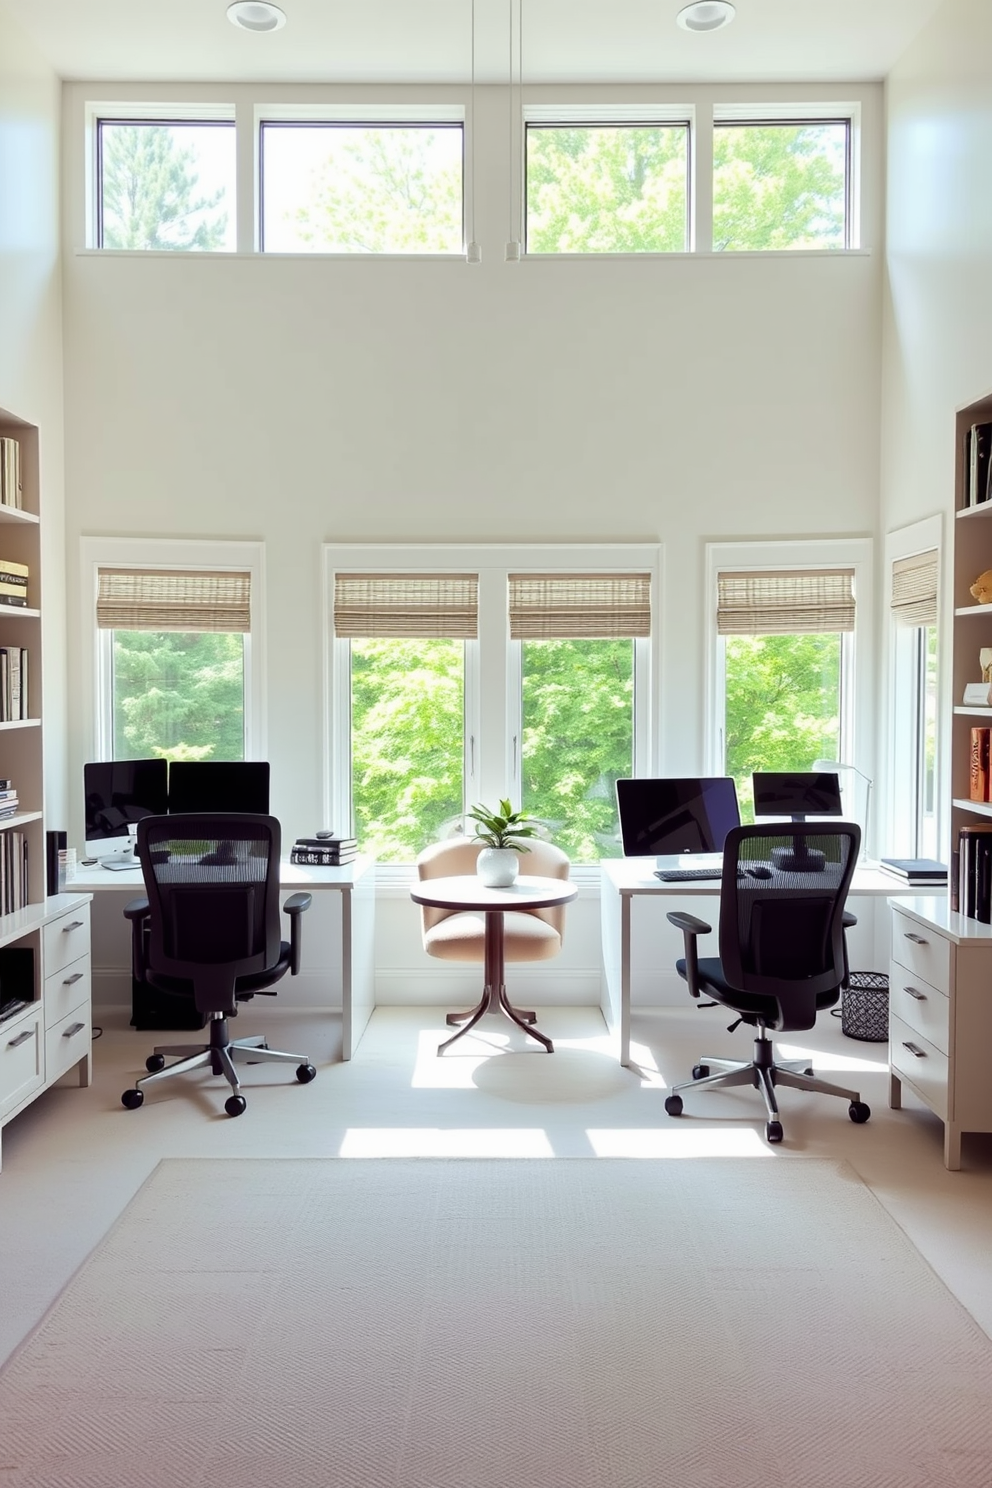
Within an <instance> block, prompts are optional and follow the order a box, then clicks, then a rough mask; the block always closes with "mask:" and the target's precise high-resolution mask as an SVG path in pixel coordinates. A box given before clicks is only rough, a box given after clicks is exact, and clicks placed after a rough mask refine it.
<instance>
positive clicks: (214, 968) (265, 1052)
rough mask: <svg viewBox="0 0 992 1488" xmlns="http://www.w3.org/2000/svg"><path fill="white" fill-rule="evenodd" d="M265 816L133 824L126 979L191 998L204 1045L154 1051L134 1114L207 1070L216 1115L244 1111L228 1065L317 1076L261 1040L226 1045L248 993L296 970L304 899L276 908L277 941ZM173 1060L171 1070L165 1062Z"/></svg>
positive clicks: (271, 836) (126, 1098)
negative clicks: (175, 1082)
mask: <svg viewBox="0 0 992 1488" xmlns="http://www.w3.org/2000/svg"><path fill="white" fill-rule="evenodd" d="M280 846H281V833H280V829H279V823H278V822H277V821H276V819H275V817H274V816H250V815H240V814H237V813H234V812H231V813H224V814H223V815H221V814H213V815H194V814H189V815H177V816H148V817H144V818H143V819H142V820H141V821H140V822H139V823H138V840H137V853H138V858H139V860H140V862H141V871H142V874H143V876H144V880H145V890H146V893H147V896H148V897H147V898H145V899H135V900H132V902H131V903H130V904H128V905H127V906H126V908H125V910H124V914H125V916H126V917H127V919H129V920H130V922H131V952H132V960H133V964H134V975H135V977H137V978H138V979H139V980H142V981H147V982H148V983H149V985H150V986H152V987H155V988H157V989H159V990H160V991H162V992H165V993H167V994H169V995H171V996H174V997H181V998H186V999H192V1000H193V1001H194V1002H195V1004H196V1007H197V1008H198V1009H199V1011H200V1012H201V1013H202V1014H204V1015H205V1016H206V1018H207V1020H208V1030H209V1038H208V1042H207V1043H205V1044H181V1045H175V1046H169V1047H161V1048H156V1049H155V1050H154V1052H153V1053H152V1054H151V1055H149V1057H148V1059H147V1060H146V1061H145V1068H146V1069H147V1070H149V1072H150V1073H149V1074H147V1075H144V1076H143V1077H142V1078H141V1079H140V1080H138V1081H137V1082H136V1084H135V1086H134V1088H133V1089H132V1090H125V1091H124V1094H123V1095H122V1096H121V1101H122V1102H123V1104H124V1105H125V1106H127V1108H128V1109H129V1110H135V1109H136V1108H137V1107H138V1106H140V1105H141V1103H142V1101H143V1100H144V1098H145V1096H144V1088H143V1087H144V1086H146V1085H151V1084H152V1083H153V1082H154V1081H157V1080H166V1079H168V1078H169V1077H170V1076H171V1075H179V1074H184V1073H185V1072H186V1071H187V1070H194V1069H201V1068H204V1067H207V1066H209V1067H210V1069H211V1070H212V1071H213V1073H214V1074H215V1075H225V1076H226V1077H227V1079H228V1081H229V1082H230V1084H231V1086H232V1088H233V1092H234V1093H233V1094H232V1095H230V1096H228V1099H227V1101H226V1104H225V1109H226V1111H227V1114H228V1115H229V1116H240V1115H241V1113H242V1112H243V1111H244V1109H245V1104H246V1102H245V1098H244V1096H243V1095H242V1094H241V1086H240V1083H239V1081H238V1075H237V1070H236V1068H235V1066H236V1064H239V1063H240V1064H258V1063H261V1062H263V1061H266V1060H278V1061H289V1063H291V1064H295V1065H296V1066H297V1070H296V1078H297V1079H298V1080H299V1081H300V1082H301V1083H302V1084H304V1085H305V1084H307V1083H308V1082H309V1081H310V1080H312V1079H313V1078H314V1076H315V1075H316V1073H317V1071H316V1070H315V1069H314V1067H313V1065H312V1064H311V1063H310V1061H309V1060H308V1059H307V1058H306V1057H305V1056H304V1055H302V1054H283V1053H281V1052H280V1051H278V1050H276V1049H270V1048H269V1046H268V1044H267V1043H266V1042H265V1039H264V1038H259V1037H255V1038H243V1039H232V1038H231V1037H230V1035H229V1031H228V1024H227V1020H228V1018H233V1017H236V1015H237V1011H238V1003H239V1002H245V1001H247V999H248V998H250V997H254V996H255V994H256V992H263V993H271V988H272V987H273V984H274V983H275V982H278V981H279V979H280V978H281V977H283V976H285V974H286V972H287V971H288V972H289V973H290V974H291V975H292V976H295V975H296V973H297V972H298V971H299V969H300V915H301V914H302V913H303V911H304V910H305V909H307V908H308V907H309V904H310V898H311V896H310V895H309V894H292V895H291V896H290V897H289V898H288V899H287V900H286V903H285V906H284V908H285V909H286V911H287V913H288V914H289V919H290V939H289V942H288V943H287V942H286V941H284V940H283V939H282V938H281V929H282V922H281V919H280V912H279V852H280ZM173 1056H174V1057H175V1060H176V1062H175V1063H174V1064H169V1065H166V1059H167V1058H172V1057H173Z"/></svg>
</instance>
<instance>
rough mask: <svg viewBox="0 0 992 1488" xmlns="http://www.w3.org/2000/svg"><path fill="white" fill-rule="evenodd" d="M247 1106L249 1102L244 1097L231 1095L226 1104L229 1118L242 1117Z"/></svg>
mask: <svg viewBox="0 0 992 1488" xmlns="http://www.w3.org/2000/svg"><path fill="white" fill-rule="evenodd" d="M247 1105H248V1102H247V1101H246V1100H245V1098H244V1096H243V1095H229V1096H228V1097H227V1100H226V1101H225V1102H224V1110H225V1111H226V1112H227V1114H228V1116H240V1115H241V1114H242V1113H243V1111H244V1110H245V1108H246V1107H247Z"/></svg>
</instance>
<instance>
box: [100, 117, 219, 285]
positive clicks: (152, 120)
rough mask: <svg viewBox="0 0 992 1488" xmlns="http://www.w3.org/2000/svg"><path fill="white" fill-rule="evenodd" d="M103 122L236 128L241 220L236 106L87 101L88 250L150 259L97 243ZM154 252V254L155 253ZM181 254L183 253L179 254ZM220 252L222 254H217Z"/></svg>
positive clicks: (140, 251)
mask: <svg viewBox="0 0 992 1488" xmlns="http://www.w3.org/2000/svg"><path fill="white" fill-rule="evenodd" d="M102 119H106V120H108V121H109V122H113V121H114V120H115V119H116V120H121V119H134V120H135V121H136V122H137V123H143V124H172V123H175V124H185V123H189V124H196V123H203V124H217V123H220V124H233V125H234V126H235V143H234V171H235V203H234V210H235V222H237V218H238V216H239V207H238V201H237V196H238V187H239V186H240V180H239V176H240V171H239V169H238V150H239V143H240V142H239V140H238V139H237V119H236V117H235V107H234V104H233V103H194V102H192V101H191V100H189V99H187V100H186V102H185V103H169V102H166V101H162V102H156V103H148V102H142V101H134V102H128V101H127V100H126V99H121V98H116V99H114V100H113V102H110V103H99V102H95V101H87V102H86V104H84V106H83V147H84V149H85V152H86V154H85V186H86V222H85V238H84V242H85V244H86V247H87V248H91V249H94V250H99V252H101V253H114V254H120V253H134V254H141V256H142V257H145V256H147V253H148V249H145V248H132V249H128V248H123V249H122V248H100V246H99V244H98V243H97V223H98V221H99V217H100V204H99V202H98V201H97V191H98V190H99V181H100V169H99V159H98V155H99V140H100V130H99V124H100V121H101V120H102ZM152 251H153V252H154V250H152ZM179 251H180V252H182V250H179ZM218 251H219V250H218ZM174 252H175V250H170V253H169V256H170V257H172V256H173V255H174ZM204 256H206V257H213V256H214V255H213V254H207V255H204V254H202V253H197V254H196V255H195V257H197V258H203V257H204ZM221 257H227V258H230V257H231V253H230V251H227V252H226V253H221Z"/></svg>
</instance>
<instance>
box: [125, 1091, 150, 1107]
mask: <svg viewBox="0 0 992 1488" xmlns="http://www.w3.org/2000/svg"><path fill="white" fill-rule="evenodd" d="M144 1099H145V1092H144V1091H143V1090H125V1092H124V1094H123V1095H122V1096H121V1105H122V1106H123V1107H124V1108H125V1110H128V1111H136V1110H137V1109H138V1107H139V1106H140V1105H141V1104H142V1103H143V1101H144Z"/></svg>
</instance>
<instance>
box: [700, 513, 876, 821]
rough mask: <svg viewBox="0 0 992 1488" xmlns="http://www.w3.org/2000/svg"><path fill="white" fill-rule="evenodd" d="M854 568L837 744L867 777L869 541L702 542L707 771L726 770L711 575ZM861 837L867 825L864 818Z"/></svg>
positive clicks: (720, 649) (722, 660) (721, 655)
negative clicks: (704, 586) (850, 623)
mask: <svg viewBox="0 0 992 1488" xmlns="http://www.w3.org/2000/svg"><path fill="white" fill-rule="evenodd" d="M817 568H826V569H836V568H853V570H854V597H855V608H854V616H855V618H854V630H853V631H852V632H849V633H848V634H844V635H842V636H841V684H840V690H841V697H840V742H839V746H838V756H837V757H838V759H839V760H840V761H841V762H842V763H843V764H849V765H853V766H854V767H855V769H858V770H860V771H862V772H863V773H864V774H865V775H867V776H868V777H869V778H870V777H871V775H872V760H873V753H874V752H873V729H874V723H873V720H874V707H873V687H874V682H873V672H874V667H873V656H874V651H873V647H872V628H873V627H872V618H873V615H874V601H873V598H872V540H871V538H867V537H864V538H794V539H790V540H783V541H776V542H734V543H707V544H706V595H707V614H706V658H707V682H706V704H705V731H704V737H705V740H706V769H707V772H708V773H709V774H711V775H722V774H723V773H724V770H725V750H724V733H725V698H726V646H725V644H724V639H725V638H724V637H722V636H720V635H719V634H718V633H717V578H718V575H720V574H721V573H733V572H735V571H736V572H744V573H749V572H753V571H755V570H760V569H765V570H767V571H768V572H774V571H775V570H776V569H785V570H791V569H817ZM862 825H863V828H864V830H865V835H866V837H867V836H868V835H869V833H870V831H871V823H870V822H869V823H867V824H865V823H863V824H862Z"/></svg>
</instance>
